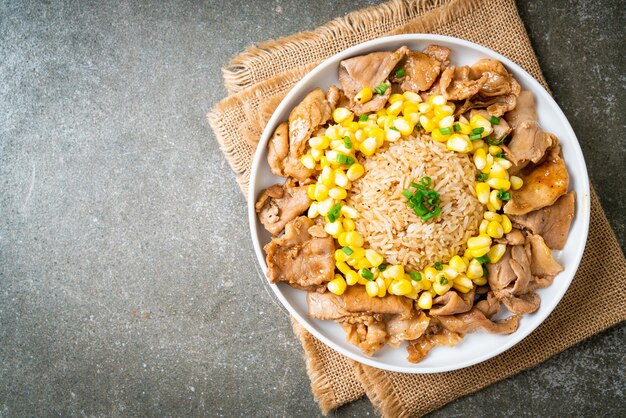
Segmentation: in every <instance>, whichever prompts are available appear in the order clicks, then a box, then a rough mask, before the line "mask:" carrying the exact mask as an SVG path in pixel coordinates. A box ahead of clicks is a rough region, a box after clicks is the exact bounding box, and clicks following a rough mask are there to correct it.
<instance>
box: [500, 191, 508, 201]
mask: <svg viewBox="0 0 626 418" xmlns="http://www.w3.org/2000/svg"><path fill="white" fill-rule="evenodd" d="M498 199H500V200H502V201H504V200H511V193H509V192H505V191H504V190H502V189H500V190H499V191H498Z"/></svg>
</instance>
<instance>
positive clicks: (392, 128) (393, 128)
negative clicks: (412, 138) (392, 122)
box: [389, 126, 400, 132]
mask: <svg viewBox="0 0 626 418" xmlns="http://www.w3.org/2000/svg"><path fill="white" fill-rule="evenodd" d="M389 129H391V130H393V131H396V132H400V130H399V129H398V128H396V127H395V126H390V127H389Z"/></svg>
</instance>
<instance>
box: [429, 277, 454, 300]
mask: <svg viewBox="0 0 626 418" xmlns="http://www.w3.org/2000/svg"><path fill="white" fill-rule="evenodd" d="M446 280H447V279H446ZM451 287H452V283H451V282H450V281H448V282H447V284H443V283H441V282H440V281H438V280H435V283H433V289H434V290H435V293H436V294H438V295H440V296H441V295H443V294H445V293H447V292H448V290H450V288H451Z"/></svg>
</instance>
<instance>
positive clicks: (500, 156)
mask: <svg viewBox="0 0 626 418" xmlns="http://www.w3.org/2000/svg"><path fill="white" fill-rule="evenodd" d="M505 157H506V156H505V155H504V154H503V153H499V154H496V158H505Z"/></svg>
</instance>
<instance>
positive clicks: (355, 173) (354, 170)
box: [346, 163, 365, 181]
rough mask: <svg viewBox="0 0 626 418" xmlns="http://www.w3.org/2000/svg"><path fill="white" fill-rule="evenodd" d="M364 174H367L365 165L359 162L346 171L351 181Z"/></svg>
mask: <svg viewBox="0 0 626 418" xmlns="http://www.w3.org/2000/svg"><path fill="white" fill-rule="evenodd" d="M363 174H365V167H363V166H362V165H361V164H359V163H354V164H352V165H351V166H350V168H348V171H347V172H346V176H347V178H348V179H349V180H351V181H354V180H357V179H359V178H360V177H361V176H362V175H363Z"/></svg>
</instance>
